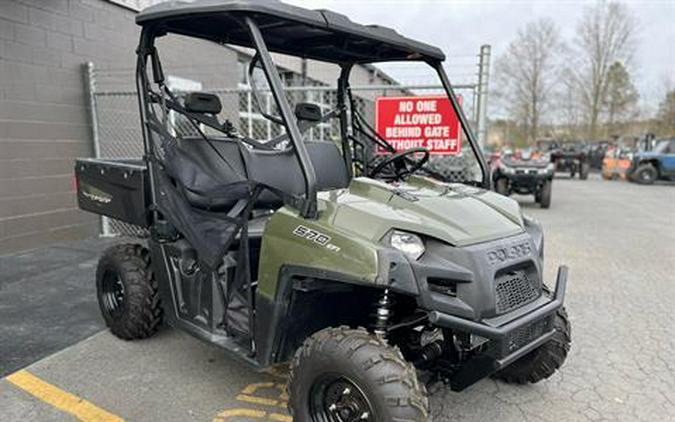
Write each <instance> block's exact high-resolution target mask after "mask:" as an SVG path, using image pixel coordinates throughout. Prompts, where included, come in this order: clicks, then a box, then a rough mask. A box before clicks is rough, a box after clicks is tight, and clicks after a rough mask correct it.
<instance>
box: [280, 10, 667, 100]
mask: <svg viewBox="0 0 675 422" xmlns="http://www.w3.org/2000/svg"><path fill="white" fill-rule="evenodd" d="M284 1H286V2H287V3H291V4H295V5H297V6H302V7H307V8H313V9H317V8H325V9H330V10H333V11H336V12H340V13H343V14H345V15H347V16H348V17H349V18H350V19H351V20H353V21H355V22H358V23H363V24H370V23H377V24H379V25H383V26H389V27H392V28H394V29H396V30H397V31H398V32H399V33H400V34H402V35H404V36H408V37H411V38H414V39H417V40H420V41H424V42H427V43H430V44H434V45H436V46H438V47H440V48H441V49H442V50H443V51H444V52H445V54H446V56H447V57H448V65H447V69H448V73H449V74H450V77H451V79H454V80H456V81H458V82H467V81H469V80H470V79H471V78H472V77H473V72H475V70H476V68H475V67H472V65H474V66H475V63H476V58H475V56H476V55H477V54H478V51H479V49H480V46H481V45H482V44H490V45H491V46H492V53H493V60H492V63H494V59H495V58H496V57H498V56H499V55H500V54H501V53H503V52H504V50H505V49H506V47H507V46H508V44H509V42H510V41H511V40H513V38H514V37H515V35H516V32H517V31H518V29H519V28H521V27H523V26H524V25H525V24H527V23H528V22H530V21H532V20H535V19H538V18H540V17H550V18H552V19H553V20H554V21H555V22H556V24H557V25H558V27H559V29H560V31H561V35H562V37H563V39H565V40H567V41H571V40H573V39H574V37H575V36H576V25H577V22H578V21H579V20H580V18H581V16H582V14H583V12H584V9H585V8H586V7H588V6H592V5H593V4H594V3H593V2H592V1H552V0H544V1H523V0H518V1H508V0H500V1H498V0H474V1H469V0H459V1H446V0H436V1H430V0H360V1H359V0H284ZM623 3H624V4H626V5H627V6H628V7H629V9H630V10H631V12H632V14H633V15H634V16H635V18H636V20H637V23H638V33H637V37H636V41H637V42H636V44H637V46H636V55H635V57H634V59H633V63H631V70H632V71H633V72H632V74H633V82H634V84H635V85H636V86H637V88H638V90H639V91H640V95H641V101H642V103H643V105H644V106H645V107H646V108H647V109H650V108H652V109H653V108H655V107H657V106H658V103H659V101H660V100H661V99H662V97H663V95H664V86H665V83H664V80H666V79H670V81H671V83H672V86H675V0H642V1H637V0H633V1H624V2H623ZM453 66H454V68H453ZM388 72H389V73H393V74H392V76H394V77H397V76H398V75H396V74H395V72H396V71H395V70H394V71H390V70H388Z"/></svg>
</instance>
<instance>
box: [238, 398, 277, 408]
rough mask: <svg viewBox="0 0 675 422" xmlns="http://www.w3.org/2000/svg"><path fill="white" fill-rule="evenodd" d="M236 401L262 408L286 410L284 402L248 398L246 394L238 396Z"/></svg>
mask: <svg viewBox="0 0 675 422" xmlns="http://www.w3.org/2000/svg"><path fill="white" fill-rule="evenodd" d="M237 400H238V401H244V402H247V403H253V404H260V405H262V406H274V407H281V408H282V409H286V408H287V407H288V403H287V402H285V401H280V400H275V399H268V398H265V397H257V396H249V395H248V394H239V395H238V396H237Z"/></svg>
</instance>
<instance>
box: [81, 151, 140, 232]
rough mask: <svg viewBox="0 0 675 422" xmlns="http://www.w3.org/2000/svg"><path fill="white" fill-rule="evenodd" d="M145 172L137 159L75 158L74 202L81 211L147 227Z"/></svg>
mask: <svg viewBox="0 0 675 422" xmlns="http://www.w3.org/2000/svg"><path fill="white" fill-rule="evenodd" d="M147 174H148V170H147V167H146V165H145V163H144V162H143V160H140V159H98V158H80V159H77V160H76V161H75V178H76V181H77V202H78V204H79V206H80V208H81V209H83V210H85V211H90V212H93V213H96V214H100V215H105V216H107V217H111V218H115V219H117V220H121V221H123V222H125V223H129V224H134V225H136V226H140V227H144V228H145V227H148V213H147V204H148V203H149V185H148V176H147Z"/></svg>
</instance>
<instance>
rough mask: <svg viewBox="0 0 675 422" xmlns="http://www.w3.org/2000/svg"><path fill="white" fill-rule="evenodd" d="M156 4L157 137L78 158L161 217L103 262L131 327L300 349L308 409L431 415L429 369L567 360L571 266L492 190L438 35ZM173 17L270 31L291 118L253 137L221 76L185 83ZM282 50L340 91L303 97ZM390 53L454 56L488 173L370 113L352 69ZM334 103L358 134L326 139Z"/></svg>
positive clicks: (494, 368)
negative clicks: (236, 114)
mask: <svg viewBox="0 0 675 422" xmlns="http://www.w3.org/2000/svg"><path fill="white" fill-rule="evenodd" d="M137 22H138V24H139V25H141V27H142V31H141V37H140V44H139V46H138V50H137V56H138V57H137V74H136V77H137V88H138V96H139V104H140V117H141V123H142V130H143V141H144V148H145V155H144V157H143V159H142V160H141V159H139V160H131V159H124V160H121V159H120V160H114V159H79V160H77V162H76V174H77V182H78V200H79V204H80V207H81V208H83V209H85V210H88V211H92V212H95V213H98V214H102V215H105V216H108V217H109V218H114V219H118V220H121V221H123V222H126V223H128V224H133V225H135V226H138V227H139V228H140V229H142V230H143V231H145V232H146V233H147V238H146V239H145V240H139V241H138V242H135V243H129V244H123V245H119V246H115V247H113V248H111V249H110V250H108V251H107V252H105V254H104V255H103V256H102V258H101V260H100V262H99V265H98V270H97V275H96V283H97V290H98V299H99V303H100V307H101V311H102V313H103V317H104V319H105V321H106V323H107V325H108V326H109V327H110V330H111V331H112V332H113V333H114V334H115V335H116V336H118V337H120V338H122V339H128V340H131V339H141V338H146V337H149V336H151V335H152V334H154V333H155V332H156V331H157V329H158V327H159V325H160V324H161V323H162V322H164V323H167V324H168V325H171V326H173V327H177V328H180V329H183V330H185V331H187V332H189V333H191V334H193V335H194V336H196V337H198V338H201V339H203V340H206V341H207V342H210V343H213V344H215V345H217V346H220V347H222V348H223V349H224V350H226V351H228V352H230V353H231V354H232V355H234V356H237V357H239V358H241V360H242V361H243V362H245V363H247V364H249V365H250V366H252V367H254V368H258V369H263V368H268V367H271V366H274V365H277V364H282V363H286V362H290V376H289V381H288V391H289V395H290V401H289V408H290V412H291V414H292V415H293V417H294V419H295V420H296V421H300V422H302V421H403V420H405V421H425V420H427V419H428V417H429V407H428V398H427V393H426V386H427V385H429V384H430V383H435V382H444V383H446V384H448V385H449V386H450V387H451V388H452V389H454V390H462V389H465V388H467V387H468V386H470V385H472V384H474V383H475V382H477V381H479V380H481V379H483V378H485V377H487V376H490V375H494V376H496V377H498V378H500V379H503V380H505V381H509V382H515V383H527V382H537V381H540V380H542V379H545V378H547V377H549V376H551V374H553V373H554V372H555V371H556V370H557V369H558V368H560V366H561V365H562V364H563V361H564V360H565V357H566V355H567V352H568V350H569V347H570V326H569V322H568V320H567V316H566V314H565V310H564V308H563V299H564V295H565V286H566V281H567V270H566V268H565V267H560V268H559V270H558V273H557V280H556V281H555V286H553V284H552V283H551V284H549V286H550V287H551V288H550V289H549V288H547V287H546V285H545V284H544V280H543V276H542V273H543V251H544V241H543V235H542V231H541V228H540V226H539V225H538V224H537V223H536V222H534V221H533V220H531V219H528V218H526V217H524V216H523V214H522V213H521V211H520V209H519V207H518V205H517V203H516V202H514V201H513V200H511V199H509V198H507V197H504V196H501V195H498V194H496V193H493V192H491V191H490V190H489V188H490V173H489V169H488V167H487V165H486V163H485V160H484V159H483V157H482V155H481V153H480V150H479V148H478V146H477V144H476V141H475V139H474V137H473V135H472V133H471V131H470V130H469V125H468V124H467V120H466V118H465V117H464V115H463V114H462V110H461V108H460V106H459V104H458V101H457V98H456V96H455V94H454V93H453V90H452V88H451V86H450V82H449V80H448V78H447V76H446V74H445V72H444V70H443V66H442V65H443V61H444V60H445V56H444V55H443V53H442V52H441V51H440V50H439V49H437V48H435V47H432V46H429V45H426V44H423V43H420V42H416V41H413V40H410V39H407V38H404V37H402V36H400V35H399V34H397V33H396V32H395V31H393V30H391V29H387V28H382V27H378V26H364V25H359V24H356V23H353V22H351V21H350V20H349V19H348V18H347V17H345V16H342V15H339V14H336V13H333V12H330V11H326V10H306V9H302V8H298V7H293V6H289V5H286V4H283V3H279V2H271V1H262V0H260V1H254V0H249V1H246V0H238V1H234V0H233V1H225V0H219V1H202V2H199V1H196V2H167V3H162V4H159V5H156V6H153V7H151V8H148V9H146V10H144V11H143V12H141V13H140V14H139V15H138V16H137ZM168 34H179V35H181V36H187V37H193V38H198V39H202V40H207V41H212V42H215V43H217V44H221V45H225V44H226V45H233V46H236V47H237V48H239V49H241V48H242V47H243V48H248V49H252V51H253V52H254V53H253V54H254V55H253V57H252V59H251V61H250V65H249V66H248V68H247V70H248V74H249V80H250V82H251V85H252V89H253V91H254V97H256V98H258V100H260V99H261V98H260V97H261V96H262V95H263V93H262V91H263V88H261V87H259V86H258V83H259V82H260V81H261V80H264V82H265V83H266V84H268V88H265V89H269V91H271V94H272V97H273V100H274V103H275V107H273V108H268V109H264V110H263V109H260V110H259V112H260V113H261V114H263V115H264V116H265V117H266V118H267V119H268V120H269V121H271V122H273V123H274V124H276V125H279V126H281V127H283V129H284V130H283V131H281V132H280V133H281V134H279V135H278V136H277V137H276V138H272V139H266V140H263V139H252V137H248V136H246V135H244V134H242V133H241V132H242V131H241V130H240V129H238V128H237V127H236V126H237V125H236V124H233V123H230V122H227V121H223V119H222V117H221V116H219V115H220V114H221V112H222V109H223V106H222V101H221V100H220V97H218V96H216V95H214V94H212V93H207V92H181V93H176V92H172V91H171V90H170V89H169V88H168V87H167V84H166V82H165V80H166V78H165V76H164V70H163V66H162V63H161V61H160V48H158V46H157V45H156V44H155V41H156V40H158V39H160V38H162V37H164V36H166V35H168ZM247 51H251V50H247ZM272 53H276V54H283V55H288V56H295V57H302V58H306V59H308V60H310V61H311V62H322V63H324V64H327V65H328V64H330V65H333V66H335V67H336V68H337V69H339V72H337V73H336V78H337V102H336V104H335V108H334V109H332V110H324V109H323V108H322V107H318V106H317V105H316V104H312V103H307V102H298V103H297V104H296V106H295V108H294V109H293V108H292V107H291V105H290V104H289V100H288V98H287V96H286V95H285V92H284V86H283V85H282V81H281V78H280V77H279V72H278V68H277V67H276V65H275V63H274V60H273V55H272ZM274 57H278V56H276V55H275V56H274ZM381 62H405V63H411V62H414V63H418V64H420V65H422V66H424V67H425V68H428V69H431V70H432V71H433V73H434V74H435V75H437V77H438V80H439V85H442V87H443V92H444V96H447V98H448V99H449V101H450V103H451V104H452V108H453V110H454V112H455V113H456V114H457V115H458V117H459V119H460V121H461V125H462V127H463V132H464V138H465V140H466V146H465V147H464V148H463V151H462V154H463V155H462V157H464V158H463V159H466V160H468V159H469V158H470V157H473V159H474V160H475V163H476V164H477V169H478V171H477V172H476V174H477V175H478V178H477V179H476V180H467V183H464V184H463V183H450V182H449V181H448V180H447V179H445V178H444V176H443V175H442V174H440V173H439V172H437V171H435V170H434V168H433V166H431V164H433V160H429V158H430V157H429V151H428V150H426V149H425V148H414V149H412V150H406V151H396V152H394V151H393V148H392V147H391V145H390V144H389V143H388V142H387V140H385V139H383V138H381V137H380V136H379V135H378V134H377V133H376V132H375V131H374V130H373V128H372V127H371V126H370V125H369V124H368V123H367V122H366V120H367V119H366V116H365V115H364V114H363V113H359V112H358V110H357V109H356V107H355V98H354V95H353V92H352V89H351V88H350V73H351V72H352V71H353V70H354V69H355V67H356V65H363V64H369V65H370V64H374V63H381ZM256 72H258V73H259V74H258V76H257V77H256V76H254V75H255V73H256ZM260 72H262V74H260ZM260 75H262V76H260ZM270 110H276V111H275V112H271V111H270ZM277 113H278V114H277ZM172 114H173V115H176V114H178V115H180V116H181V119H182V120H183V121H187V122H189V123H190V124H191V125H192V128H191V130H189V131H188V132H189V133H188V134H181V133H180V131H178V130H175V128H172V127H171V120H172V119H171V118H169V116H171V115H172ZM173 120H175V119H173ZM326 122H330V123H331V124H334V125H335V126H336V127H338V128H339V130H338V136H337V138H338V139H337V140H336V141H335V142H333V141H326V140H324V141H314V140H310V139H309V137H308V133H310V131H311V130H312V128H317V127H318V126H319V125H322V124H325V123H326ZM373 145H377V146H378V147H379V148H383V149H385V150H388V151H390V152H392V153H391V154H389V155H384V156H383V155H378V156H377V158H378V159H377V160H374V158H375V157H373V155H372V154H367V153H363V151H369V150H370V151H372V147H373ZM374 162H377V164H374ZM224 382H226V381H224ZM176 388H180V386H176Z"/></svg>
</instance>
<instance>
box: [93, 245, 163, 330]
mask: <svg viewBox="0 0 675 422" xmlns="http://www.w3.org/2000/svg"><path fill="white" fill-rule="evenodd" d="M96 295H97V297H98V304H99V307H100V309H101V313H102V314H103V319H104V320H105V323H106V325H107V326H108V327H109V328H110V331H112V333H113V334H114V335H116V336H117V337H119V338H121V339H124V340H136V339H144V338H148V337H150V336H151V335H153V334H154V333H155V332H157V329H158V328H159V325H160V323H161V322H162V307H161V303H160V300H159V294H158V292H157V281H156V280H155V277H154V273H153V271H152V267H151V265H150V253H149V251H148V250H147V249H145V248H144V247H143V246H141V245H133V244H124V245H117V246H113V247H111V248H109V249H108V250H106V251H105V252H104V254H103V256H102V257H101V259H100V260H99V262H98V268H97V270H96Z"/></svg>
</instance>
